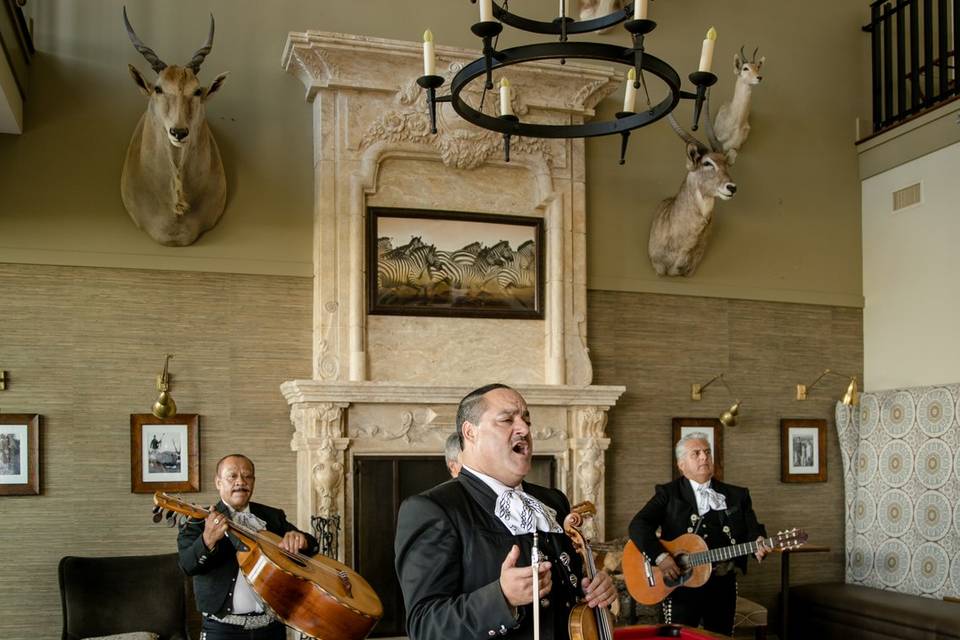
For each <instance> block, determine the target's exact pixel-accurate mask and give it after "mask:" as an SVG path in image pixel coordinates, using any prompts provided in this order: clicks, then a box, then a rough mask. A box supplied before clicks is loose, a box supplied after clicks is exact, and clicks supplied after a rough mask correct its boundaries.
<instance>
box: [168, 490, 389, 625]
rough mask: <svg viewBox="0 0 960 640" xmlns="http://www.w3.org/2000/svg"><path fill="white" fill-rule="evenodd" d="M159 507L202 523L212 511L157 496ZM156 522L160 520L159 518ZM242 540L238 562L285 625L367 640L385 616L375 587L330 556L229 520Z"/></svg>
mask: <svg viewBox="0 0 960 640" xmlns="http://www.w3.org/2000/svg"><path fill="white" fill-rule="evenodd" d="M153 502H154V504H155V505H157V508H158V509H160V510H162V509H169V510H170V511H171V512H177V513H181V514H184V515H186V516H189V517H191V518H196V519H199V520H202V519H203V518H206V517H207V515H209V513H210V511H209V510H208V509H204V508H202V507H198V506H196V505H192V504H187V503H186V502H183V501H182V500H178V499H177V498H174V497H172V496H169V495H167V494H165V493H161V492H159V491H158V492H156V493H155V494H154V496H153ZM154 519H155V521H158V520H159V518H158V517H157V516H156V515H155V516H154ZM228 527H229V529H230V531H229V535H231V536H232V537H234V538H235V539H236V540H238V541H239V543H240V544H239V545H238V548H237V562H238V563H239V565H240V569H241V570H242V571H243V574H244V575H245V576H246V577H247V581H248V582H249V583H250V586H251V587H253V590H254V591H256V592H257V594H258V595H259V596H260V597H261V599H263V601H264V603H266V605H267V606H268V607H270V609H271V610H272V611H273V612H274V613H275V614H276V615H277V617H278V618H280V620H281V621H282V622H283V623H284V624H285V625H287V626H288V627H291V628H293V629H295V630H297V631H299V632H301V633H304V634H306V635H308V636H310V637H311V638H318V639H319V640H360V639H361V638H366V637H367V635H368V634H369V633H370V631H371V630H372V629H373V626H374V625H375V624H376V623H377V621H378V620H379V619H380V617H381V616H382V615H383V604H382V603H381V602H380V598H379V597H378V596H377V594H376V592H375V591H374V590H373V588H372V587H371V586H370V585H369V583H367V581H366V580H364V579H363V578H362V577H361V576H360V574H358V573H356V572H354V571H353V570H352V569H351V568H350V567H348V566H347V565H345V564H341V563H339V562H337V561H336V560H333V559H332V558H327V557H326V556H320V555H318V556H314V557H310V556H307V555H304V554H302V553H291V552H289V551H287V550H285V549H283V548H282V547H281V546H280V536H277V535H275V534H273V533H271V532H269V531H254V530H253V529H250V528H248V527H245V526H243V525H241V524H239V523H237V522H233V521H229V522H228Z"/></svg>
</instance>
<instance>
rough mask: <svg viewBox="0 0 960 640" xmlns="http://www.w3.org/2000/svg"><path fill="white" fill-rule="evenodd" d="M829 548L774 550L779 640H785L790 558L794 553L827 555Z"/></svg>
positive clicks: (809, 546)
mask: <svg viewBox="0 0 960 640" xmlns="http://www.w3.org/2000/svg"><path fill="white" fill-rule="evenodd" d="M829 551H830V547H827V546H824V545H817V544H805V545H803V546H802V547H797V548H796V549H774V552H775V553H779V554H780V640H787V621H788V620H789V617H788V613H789V611H790V609H789V604H790V603H789V600H790V556H792V555H793V554H795V553H827V552H829Z"/></svg>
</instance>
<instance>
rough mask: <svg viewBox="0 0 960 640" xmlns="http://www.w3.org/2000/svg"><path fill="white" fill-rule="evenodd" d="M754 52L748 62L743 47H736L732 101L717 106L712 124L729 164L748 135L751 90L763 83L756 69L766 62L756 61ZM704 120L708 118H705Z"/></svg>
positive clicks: (755, 50) (735, 157)
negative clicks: (737, 48) (735, 75)
mask: <svg viewBox="0 0 960 640" xmlns="http://www.w3.org/2000/svg"><path fill="white" fill-rule="evenodd" d="M757 51H758V49H754V50H753V55H752V56H750V60H747V56H746V55H745V54H744V53H743V47H740V53H736V54H734V56H733V64H734V73H736V74H737V83H736V85H734V88H733V98H731V100H730V102H728V103H726V104H724V105H723V106H722V107H720V111H718V112H717V119H716V121H715V122H714V125H713V127H714V129H715V130H716V132H717V138H718V139H719V140H720V142H721V144H723V150H724V152H725V153H726V154H727V161H728V162H729V164H733V163H734V162H736V161H737V153H739V152H740V147H741V146H743V143H744V142H745V141H746V139H747V136H748V135H749V134H750V123H749V122H748V121H747V120H748V119H749V117H750V94H751V93H753V87H754V86H756V85H758V84H760V81H761V80H763V76H762V75H760V68H761V67H763V61H764V60H766V56H764V57H761V58H760V59H759V60H757ZM707 117H708V118H709V115H708V116H707Z"/></svg>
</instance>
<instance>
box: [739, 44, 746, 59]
mask: <svg viewBox="0 0 960 640" xmlns="http://www.w3.org/2000/svg"><path fill="white" fill-rule="evenodd" d="M740 61H741V62H746V61H747V54H745V53H744V52H743V45H741V46H740Z"/></svg>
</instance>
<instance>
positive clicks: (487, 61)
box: [417, 0, 717, 164]
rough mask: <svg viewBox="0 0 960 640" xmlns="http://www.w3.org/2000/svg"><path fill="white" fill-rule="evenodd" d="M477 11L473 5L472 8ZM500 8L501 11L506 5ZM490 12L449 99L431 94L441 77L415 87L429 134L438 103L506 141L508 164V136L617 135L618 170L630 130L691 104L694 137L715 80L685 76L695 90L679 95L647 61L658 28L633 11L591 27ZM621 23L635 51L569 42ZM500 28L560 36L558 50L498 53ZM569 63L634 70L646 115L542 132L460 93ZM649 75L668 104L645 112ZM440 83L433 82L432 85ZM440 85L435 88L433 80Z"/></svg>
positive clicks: (667, 76)
mask: <svg viewBox="0 0 960 640" xmlns="http://www.w3.org/2000/svg"><path fill="white" fill-rule="evenodd" d="M470 1H471V2H474V3H476V1H477V0H470ZM503 4H506V3H505V2H504V3H503ZM491 11H492V14H493V17H494V18H496V20H485V21H481V22H477V23H475V24H473V25H472V26H471V27H470V30H471V31H472V32H473V34H474V35H476V36H477V37H478V38H480V39H481V40H482V44H483V55H482V57H480V58H478V59H477V60H474V61H472V62H469V63H467V64H465V65H464V66H463V67H462V68H461V69H460V70H459V71H458V72H457V73H456V74H455V75H454V76H453V78H452V79H451V81H450V93H449V95H445V96H437V95H436V90H437V89H438V88H439V87H440V86H442V84H443V80H442V79H440V77H439V76H422V77H421V78H419V79H418V80H417V84H419V85H420V86H421V87H423V88H425V89H426V90H427V102H428V105H429V108H430V124H431V133H436V103H438V102H449V103H450V104H451V106H452V107H453V110H454V111H455V112H456V113H457V114H458V115H459V116H460V117H461V118H463V119H464V120H466V121H467V122H470V123H471V124H474V125H476V126H478V127H481V128H483V129H487V130H489V131H495V132H498V133H500V134H502V135H503V139H504V157H505V159H506V161H507V162H509V161H510V142H511V140H510V139H511V137H512V136H522V137H527V138H590V137H594V136H605V135H611V134H614V133H618V134H620V135H621V145H620V164H624V163H625V162H626V149H627V143H628V141H629V134H630V132H631V131H632V130H634V129H639V128H640V127H645V126H647V125H649V124H652V123H654V122H656V121H657V120H659V119H661V118H664V117H666V116H667V115H668V114H670V113H671V112H672V111H673V110H674V109H675V108H676V107H677V105H678V104H679V103H680V100H685V99H690V100H695V105H694V127H693V128H694V129H697V124H698V121H699V119H700V111H701V108H702V106H703V102H704V101H705V100H706V99H707V96H708V95H709V93H708V91H707V89H708V87H710V86H711V85H713V84H714V83H716V81H717V77H716V76H715V75H713V74H712V73H706V72H699V71H698V72H695V73H692V74H690V76H689V78H690V81H691V82H693V84H694V86H695V87H696V93H692V92H688V91H683V90H682V89H681V80H680V75H679V74H678V73H677V72H676V70H675V69H674V68H673V67H672V66H670V64H668V63H667V62H665V61H663V60H661V59H660V58H657V57H656V56H654V55H652V54H650V53H647V52H646V50H645V36H646V35H647V34H649V33H651V32H652V31H653V30H654V29H656V27H657V23H656V22H654V21H653V20H647V19H641V20H633V19H632V15H633V13H632V12H633V5H632V4H630V5H628V6H627V7H625V8H624V9H622V10H620V11H614V12H613V13H610V14H608V15H605V16H601V17H599V18H594V19H592V20H583V21H579V20H574V19H573V18H570V17H569V16H560V17H559V18H555V19H553V20H551V21H549V22H546V21H539V20H530V19H529V18H524V17H523V16H519V15H517V14H514V13H511V12H510V11H507V10H506V9H505V8H504V7H503V6H501V5H500V4H498V3H497V2H495V1H494V2H492V3H491ZM621 22H622V23H624V29H626V31H627V32H628V33H629V34H630V35H631V37H632V40H633V46H632V47H624V46H622V45H612V44H605V43H601V42H576V41H569V40H568V39H567V36H568V35H571V34H582V33H590V32H595V31H599V30H603V29H607V28H609V27H612V26H614V25H617V24H620V23H621ZM503 25H507V26H510V27H514V28H516V29H520V30H522V31H526V32H528V33H537V34H547V35H555V36H559V42H540V43H536V44H528V45H520V46H516V47H510V48H507V49H503V50H499V51H498V50H497V49H496V47H495V44H494V41H495V38H496V37H497V36H498V35H499V34H500V33H501V32H502V31H503ZM569 58H573V59H585V60H594V61H597V60H599V61H606V62H612V63H614V64H619V65H624V66H626V67H633V68H634V69H635V70H636V75H637V77H636V79H635V80H634V88H636V89H639V88H640V87H643V89H644V92H645V93H646V97H647V108H646V109H643V110H640V111H637V112H633V111H621V112H619V113H617V114H616V116H615V118H613V119H610V120H604V121H591V122H585V123H581V124H539V123H534V122H520V120H519V118H517V117H516V116H515V115H505V116H494V115H489V114H486V113H483V112H482V111H479V110H478V109H475V108H474V107H473V106H471V105H470V104H468V103H467V101H466V100H465V99H463V98H462V97H461V93H462V92H463V91H464V89H466V87H467V86H468V85H469V84H470V83H471V82H472V81H474V80H475V79H478V78H480V77H485V78H484V79H485V83H484V86H485V87H486V90H491V89H493V88H494V85H493V71H494V70H498V71H501V72H502V71H503V70H504V69H506V68H507V67H509V66H511V65H515V64H522V63H526V62H538V61H541V60H560V61H561V63H562V62H563V61H565V60H567V59H569ZM644 73H648V74H651V75H653V76H655V77H657V78H659V79H660V80H661V81H662V82H663V83H664V84H665V85H666V87H667V92H666V95H665V97H664V98H663V99H662V100H661V101H660V102H659V103H657V104H654V105H651V104H650V95H649V93H648V92H647V83H646V78H647V77H646V76H644ZM435 78H437V79H435ZM438 79H439V80H438Z"/></svg>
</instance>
